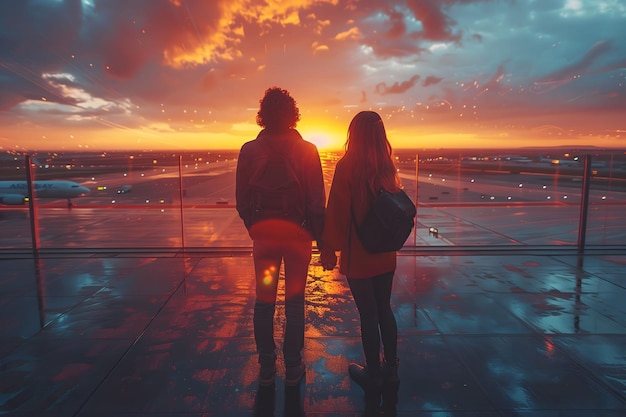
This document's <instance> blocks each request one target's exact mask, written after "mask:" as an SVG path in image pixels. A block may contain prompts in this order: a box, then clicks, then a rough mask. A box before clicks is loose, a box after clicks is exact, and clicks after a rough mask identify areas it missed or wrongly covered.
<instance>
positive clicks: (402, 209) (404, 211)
mask: <svg viewBox="0 0 626 417" xmlns="http://www.w3.org/2000/svg"><path fill="white" fill-rule="evenodd" d="M416 214H417V210H416V209H415V204H413V202H412V201H411V199H410V198H409V196H408V195H407V194H406V193H405V192H404V191H403V190H400V191H398V192H395V193H390V192H387V191H385V190H381V191H380V193H378V195H377V196H376V198H375V200H374V203H373V204H372V206H371V208H370V210H369V212H368V213H367V215H366V216H365V219H364V220H363V222H361V224H356V221H355V219H354V213H353V214H352V221H353V223H354V224H355V227H356V233H357V235H358V236H359V240H360V241H361V243H362V244H363V247H364V248H365V250H366V251H367V252H369V253H380V252H393V251H397V250H400V249H401V248H402V246H404V242H406V240H407V238H408V237H409V235H410V234H411V230H413V226H414V225H415V220H414V219H415V215H416Z"/></svg>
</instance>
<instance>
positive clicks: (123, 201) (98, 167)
mask: <svg viewBox="0 0 626 417" xmlns="http://www.w3.org/2000/svg"><path fill="white" fill-rule="evenodd" d="M159 158H161V155H159ZM40 160H43V162H44V163H43V164H42V165H40V166H38V167H37V168H36V169H35V170H34V174H35V178H37V180H39V179H42V178H46V179H54V180H61V179H62V180H64V181H73V182H76V183H77V184H79V185H80V186H83V187H87V188H89V193H88V194H86V195H84V196H79V197H74V198H70V199H67V198H62V197H58V196H56V197H55V198H44V197H43V196H40V197H38V198H37V200H36V204H37V206H38V214H39V221H38V226H39V235H40V242H41V248H42V249H46V248H74V247H76V248H126V247H169V246H171V245H178V244H179V243H180V242H179V236H180V232H179V231H180V220H179V217H180V216H179V211H177V210H173V209H172V208H173V207H175V206H179V203H178V200H177V198H178V192H177V189H178V188H176V189H174V187H168V186H165V185H164V184H163V183H162V182H160V179H161V177H162V176H163V175H166V174H169V175H171V176H172V182H173V183H174V184H176V187H177V184H178V159H177V157H175V158H169V159H167V158H165V157H163V159H162V160H161V161H159V159H157V156H155V155H154V154H150V155H146V154H143V153H139V152H137V153H133V152H129V153H125V152H115V153H108V152H102V153H88V152H83V153H76V154H71V153H59V154H54V155H47V156H46V155H41V156H40ZM163 170H165V171H163ZM177 231H178V233H177ZM177 239H178V240H177Z"/></svg>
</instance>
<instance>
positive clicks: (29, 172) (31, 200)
mask: <svg viewBox="0 0 626 417" xmlns="http://www.w3.org/2000/svg"><path fill="white" fill-rule="evenodd" d="M26 186H27V187H28V210H29V214H30V236H31V242H32V246H33V253H34V254H35V255H37V254H38V253H39V227H38V224H39V217H38V212H37V204H36V203H35V184H34V181H33V164H32V161H31V157H30V155H26Z"/></svg>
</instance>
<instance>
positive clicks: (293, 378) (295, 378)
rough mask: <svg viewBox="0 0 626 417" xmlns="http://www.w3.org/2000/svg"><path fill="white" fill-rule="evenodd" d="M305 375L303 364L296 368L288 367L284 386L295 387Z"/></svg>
mask: <svg viewBox="0 0 626 417" xmlns="http://www.w3.org/2000/svg"><path fill="white" fill-rule="evenodd" d="M305 373H306V366H304V364H303V363H300V365H296V366H288V367H287V370H286V371H285V385H287V386H290V387H295V386H296V385H298V384H299V383H300V381H301V380H302V377H303V376H304V374H305Z"/></svg>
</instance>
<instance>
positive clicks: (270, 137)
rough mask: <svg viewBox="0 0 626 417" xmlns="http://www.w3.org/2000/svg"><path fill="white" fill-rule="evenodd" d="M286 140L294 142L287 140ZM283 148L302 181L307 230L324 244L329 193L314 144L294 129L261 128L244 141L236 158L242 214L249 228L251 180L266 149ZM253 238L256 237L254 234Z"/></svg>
mask: <svg viewBox="0 0 626 417" xmlns="http://www.w3.org/2000/svg"><path fill="white" fill-rule="evenodd" d="M287 141H293V142H291V143H287ZM268 145H269V146H271V148H272V149H283V147H285V146H286V145H288V147H287V149H289V160H290V162H291V164H292V167H293V169H294V171H295V172H296V175H298V179H299V180H300V183H301V184H302V187H303V190H302V195H303V196H304V200H305V201H304V205H305V212H306V217H307V227H306V228H307V232H308V234H309V235H310V238H311V239H312V240H316V241H317V244H318V246H321V236H322V232H323V230H324V215H325V206H326V192H325V189H324V178H323V175H322V165H321V163H320V157H319V153H318V151H317V148H316V147H315V145H313V144H312V143H310V142H307V141H305V140H304V139H302V136H300V133H298V131H297V130H295V129H289V130H288V131H286V132H284V133H280V134H272V133H269V132H268V131H267V130H262V131H261V132H260V133H259V135H258V136H257V138H256V139H254V140H252V141H250V142H247V143H245V144H244V145H243V146H242V147H241V150H240V152H239V159H238V161H237V180H236V191H235V194H236V200H237V211H238V212H239V217H241V219H242V220H243V221H244V224H245V225H246V228H247V229H248V231H250V228H251V226H252V225H251V224H250V220H249V219H250V218H251V198H252V192H251V189H250V179H251V178H252V176H253V174H254V173H255V172H256V170H257V169H258V168H259V166H261V164H264V163H265V161H266V158H267V157H266V152H265V149H266V147H267V146H268ZM251 237H252V238H253V239H254V236H253V235H252V234H251Z"/></svg>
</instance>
